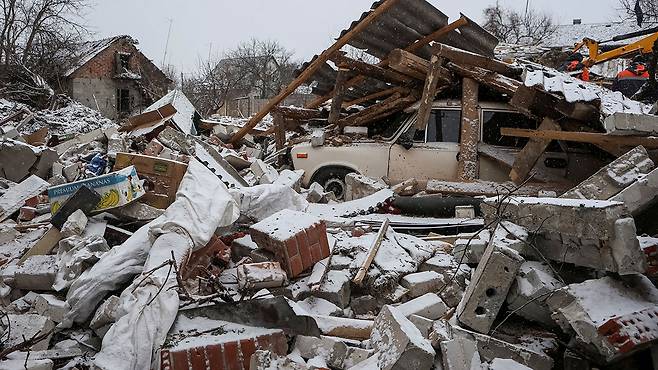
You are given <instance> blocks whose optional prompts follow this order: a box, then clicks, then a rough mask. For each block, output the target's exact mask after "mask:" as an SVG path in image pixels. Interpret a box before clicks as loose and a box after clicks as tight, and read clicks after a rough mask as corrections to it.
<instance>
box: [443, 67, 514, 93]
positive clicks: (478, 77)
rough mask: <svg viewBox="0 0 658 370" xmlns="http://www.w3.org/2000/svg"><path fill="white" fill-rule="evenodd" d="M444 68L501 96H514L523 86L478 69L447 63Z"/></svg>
mask: <svg viewBox="0 0 658 370" xmlns="http://www.w3.org/2000/svg"><path fill="white" fill-rule="evenodd" d="M446 67H447V68H448V69H449V70H451V71H453V72H455V73H456V74H457V75H459V76H462V77H468V78H472V79H474V80H475V81H477V82H479V83H480V84H482V85H485V86H488V87H490V88H492V89H493V90H496V91H498V92H499V93H502V94H507V95H510V96H512V95H514V94H515V93H516V91H517V90H518V89H519V87H521V85H523V83H522V82H519V81H517V80H514V79H512V78H509V77H505V76H503V75H501V74H499V73H496V72H491V71H488V70H486V69H483V68H480V67H473V66H464V65H459V64H455V63H453V62H449V63H448V64H446Z"/></svg>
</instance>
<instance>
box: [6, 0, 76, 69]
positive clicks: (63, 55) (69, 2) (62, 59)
mask: <svg viewBox="0 0 658 370" xmlns="http://www.w3.org/2000/svg"><path fill="white" fill-rule="evenodd" d="M87 6H88V0H0V8H1V10H2V14H1V17H2V18H0V62H1V63H2V64H3V65H4V66H5V67H9V66H10V65H21V66H23V67H26V68H29V69H30V70H32V71H33V72H34V73H37V74H40V75H43V76H44V77H46V78H49V77H51V76H53V75H55V74H57V73H58V72H60V68H56V67H57V66H59V67H61V68H64V67H65V66H66V65H67V64H69V65H70V62H71V60H72V59H73V58H74V57H73V56H72V55H73V53H71V51H73V50H75V46H76V44H77V43H78V42H79V41H80V40H81V39H82V36H83V34H85V33H86V29H85V27H84V25H83V24H82V23H81V22H80V19H81V12H82V11H83V9H85V8H86V7H87Z"/></svg>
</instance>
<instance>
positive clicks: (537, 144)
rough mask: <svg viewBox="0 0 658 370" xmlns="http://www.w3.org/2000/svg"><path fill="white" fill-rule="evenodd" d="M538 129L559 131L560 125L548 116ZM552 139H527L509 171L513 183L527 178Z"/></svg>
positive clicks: (521, 181)
mask: <svg viewBox="0 0 658 370" xmlns="http://www.w3.org/2000/svg"><path fill="white" fill-rule="evenodd" d="M539 130H540V131H545V130H557V131H560V130H562V128H561V127H560V125H559V124H558V123H557V122H555V121H553V120H552V119H550V118H545V119H544V121H543V122H542V123H541V125H540V126H539ZM552 141H553V140H550V139H540V138H532V139H530V141H528V144H526V146H525V147H524V148H523V150H521V151H520V152H519V154H517V155H516V160H515V161H514V166H512V172H510V175H509V176H510V178H511V179H512V181H514V183H516V184H521V183H523V181H525V180H526V179H527V178H528V175H530V172H531V171H532V169H533V168H535V165H536V164H537V161H538V160H539V158H540V157H541V156H542V154H544V152H545V151H546V148H548V146H549V145H550V144H551V142H552Z"/></svg>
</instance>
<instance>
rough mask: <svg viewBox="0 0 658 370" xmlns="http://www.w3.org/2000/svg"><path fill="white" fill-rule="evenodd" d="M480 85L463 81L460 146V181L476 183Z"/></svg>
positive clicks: (467, 79) (473, 81) (469, 79)
mask: <svg viewBox="0 0 658 370" xmlns="http://www.w3.org/2000/svg"><path fill="white" fill-rule="evenodd" d="M479 86H480V85H479V84H478V83H477V81H475V80H473V79H471V78H468V77H465V78H464V79H463V80H462V124H461V140H460V144H459V163H458V165H457V178H458V179H459V181H465V182H470V181H475V180H477V178H478V176H479V172H480V169H479V163H478V142H479V141H480V112H479V109H478V105H479V99H478V98H479Z"/></svg>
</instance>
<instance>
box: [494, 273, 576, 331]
mask: <svg viewBox="0 0 658 370" xmlns="http://www.w3.org/2000/svg"><path fill="white" fill-rule="evenodd" d="M562 287H564V284H562V283H561V282H560V281H559V280H557V279H556V278H555V274H554V273H553V270H551V268H550V267H549V266H547V265H545V264H543V263H540V262H535V261H527V262H524V263H523V265H521V268H520V269H519V273H518V275H517V276H516V280H515V281H514V284H512V288H511V289H510V291H509V294H508V296H507V305H508V307H509V310H510V311H515V312H516V314H517V315H519V316H521V317H523V318H525V319H527V320H530V321H535V322H539V323H541V324H543V325H545V326H549V327H550V326H554V325H555V323H554V321H553V319H552V318H551V310H550V309H549V308H548V305H547V304H546V299H548V296H549V293H550V292H552V291H554V290H556V289H559V288H562Z"/></svg>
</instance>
